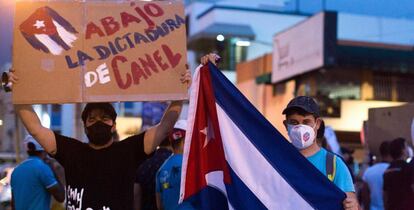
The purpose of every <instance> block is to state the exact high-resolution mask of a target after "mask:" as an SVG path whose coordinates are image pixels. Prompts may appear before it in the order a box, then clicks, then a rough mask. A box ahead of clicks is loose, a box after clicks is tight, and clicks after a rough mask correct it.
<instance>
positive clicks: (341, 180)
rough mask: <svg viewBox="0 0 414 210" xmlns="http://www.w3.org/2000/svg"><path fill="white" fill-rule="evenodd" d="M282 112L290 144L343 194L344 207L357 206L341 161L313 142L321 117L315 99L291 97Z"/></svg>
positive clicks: (351, 185)
mask: <svg viewBox="0 0 414 210" xmlns="http://www.w3.org/2000/svg"><path fill="white" fill-rule="evenodd" d="M283 114H284V115H286V119H285V120H284V121H283V123H284V125H285V127H286V129H287V131H288V135H289V139H290V141H291V142H292V144H293V146H295V147H296V148H297V149H298V150H299V152H300V153H301V154H302V155H303V156H305V157H306V158H307V159H308V160H309V161H310V162H311V163H312V164H313V165H314V166H315V167H316V168H317V169H318V170H319V171H320V172H322V173H323V174H325V175H326V176H327V177H328V178H329V179H330V180H331V181H332V182H333V183H334V184H335V185H336V186H338V187H339V188H340V189H341V190H342V191H344V192H345V193H346V196H347V197H346V199H345V200H344V201H343V206H344V209H346V210H354V209H355V210H356V209H358V208H359V204H358V201H357V199H356V195H355V188H354V185H353V182H352V177H351V174H350V172H349V170H348V169H347V167H346V165H345V163H344V161H343V160H342V159H341V158H338V157H337V156H336V155H334V154H333V153H330V152H328V151H326V150H325V149H323V148H321V147H320V146H319V145H318V144H317V141H316V137H317V134H318V133H323V132H321V131H319V132H318V130H319V129H320V128H321V122H322V119H321V118H320V114H319V106H318V104H317V103H316V101H315V100H314V99H313V98H311V97H308V96H298V97H295V98H294V99H292V100H291V101H290V102H289V103H288V105H287V107H286V108H285V109H284V110H283ZM327 159H328V161H327ZM332 169H333V170H334V171H333V170H332Z"/></svg>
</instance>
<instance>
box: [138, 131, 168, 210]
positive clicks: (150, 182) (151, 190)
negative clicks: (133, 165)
mask: <svg viewBox="0 0 414 210" xmlns="http://www.w3.org/2000/svg"><path fill="white" fill-rule="evenodd" d="M171 155H172V148H171V143H170V141H169V139H168V138H166V139H164V141H162V142H161V144H160V146H159V147H158V148H157V150H156V151H155V152H154V154H153V155H152V157H151V158H149V159H148V160H146V161H145V162H143V163H142V164H141V165H140V166H139V168H138V170H137V173H136V176H135V184H134V207H135V210H157V203H156V201H155V174H156V173H157V171H158V169H160V167H161V165H162V164H163V163H164V162H165V160H166V159H167V158H169V157H170V156H171Z"/></svg>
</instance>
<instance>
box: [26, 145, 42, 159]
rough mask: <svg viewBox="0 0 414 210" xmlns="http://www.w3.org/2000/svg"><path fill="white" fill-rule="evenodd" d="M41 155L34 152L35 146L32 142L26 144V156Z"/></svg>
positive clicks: (38, 152)
mask: <svg viewBox="0 0 414 210" xmlns="http://www.w3.org/2000/svg"><path fill="white" fill-rule="evenodd" d="M41 153H42V151H36V146H35V145H34V144H33V143H32V142H29V143H27V154H28V155H29V156H39V155H40V154H41Z"/></svg>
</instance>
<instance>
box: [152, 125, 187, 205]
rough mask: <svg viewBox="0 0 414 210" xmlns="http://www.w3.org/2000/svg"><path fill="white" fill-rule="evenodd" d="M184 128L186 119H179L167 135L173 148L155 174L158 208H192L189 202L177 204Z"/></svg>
mask: <svg viewBox="0 0 414 210" xmlns="http://www.w3.org/2000/svg"><path fill="white" fill-rule="evenodd" d="M186 128H187V121H186V120H179V121H177V123H176V124H175V125H174V129H173V131H172V132H171V134H170V136H169V139H170V142H171V145H172V148H173V155H172V156H170V157H169V158H168V159H167V160H166V161H165V163H164V164H163V165H162V166H161V168H160V169H159V170H158V172H157V175H156V180H155V182H156V185H155V190H156V200H157V207H158V209H159V210H178V209H180V210H192V209H194V207H193V206H192V205H191V204H190V203H189V202H183V203H181V204H178V200H179V198H180V187H181V167H182V161H183V150H184V139H185V131H186Z"/></svg>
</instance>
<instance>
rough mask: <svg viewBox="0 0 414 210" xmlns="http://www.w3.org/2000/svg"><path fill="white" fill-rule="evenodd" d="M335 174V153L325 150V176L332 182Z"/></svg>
mask: <svg viewBox="0 0 414 210" xmlns="http://www.w3.org/2000/svg"><path fill="white" fill-rule="evenodd" d="M335 175H336V155H335V154H333V153H331V152H327V153H326V176H327V177H328V179H329V180H331V182H333V180H334V178H335Z"/></svg>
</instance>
